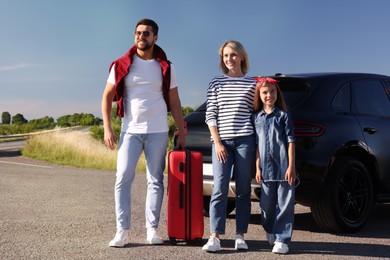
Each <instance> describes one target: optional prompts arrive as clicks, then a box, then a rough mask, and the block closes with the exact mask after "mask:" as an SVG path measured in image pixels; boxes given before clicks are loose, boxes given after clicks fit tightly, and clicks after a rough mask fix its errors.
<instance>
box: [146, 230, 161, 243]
mask: <svg viewBox="0 0 390 260" xmlns="http://www.w3.org/2000/svg"><path fill="white" fill-rule="evenodd" d="M146 240H147V241H148V242H149V244H151V245H161V244H164V240H163V239H162V238H161V237H160V236H159V235H157V231H156V229H155V228H148V231H147V233H146Z"/></svg>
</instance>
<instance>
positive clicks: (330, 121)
mask: <svg viewBox="0 0 390 260" xmlns="http://www.w3.org/2000/svg"><path fill="white" fill-rule="evenodd" d="M272 78H275V79H276V80H278V81H279V83H278V84H279V86H280V88H281V90H282V92H283V96H284V98H285V100H286V103H287V104H288V107H289V111H290V112H291V115H292V118H293V121H294V130H295V135H296V167H297V173H298V175H299V178H300V184H299V185H298V186H297V189H296V202H297V203H299V204H302V205H305V206H310V209H311V213H312V215H313V217H314V219H315V221H316V223H317V224H318V225H319V226H321V227H323V228H325V229H328V230H330V231H334V232H353V231H356V230H358V229H360V228H361V227H362V226H363V225H364V224H365V222H366V220H367V217H368V215H369V212H370V209H371V206H372V204H373V203H384V202H389V201H390V148H389V147H390V77H389V76H384V75H377V74H367V73H306V74H293V75H282V74H276V75H275V76H272ZM205 111H206V104H205V103H204V104H202V105H201V106H200V107H199V108H198V109H197V110H196V111H194V112H193V113H191V114H189V115H188V116H186V117H185V120H186V121H187V127H188V134H187V139H186V142H187V149H189V150H194V151H200V152H201V153H202V154H203V159H204V165H203V170H204V172H203V187H204V192H203V193H204V194H203V195H204V206H205V214H206V215H207V214H208V209H209V201H210V195H211V191H212V186H213V178H212V167H211V142H210V132H209V130H208V127H207V125H206V124H205ZM259 195H260V186H259V185H258V184H257V183H256V182H255V180H253V182H252V199H253V200H259V199H260V196H259ZM234 199H235V187H234V176H232V181H231V183H230V192H229V203H228V212H227V214H229V213H230V212H231V211H233V210H234V207H235V201H234Z"/></svg>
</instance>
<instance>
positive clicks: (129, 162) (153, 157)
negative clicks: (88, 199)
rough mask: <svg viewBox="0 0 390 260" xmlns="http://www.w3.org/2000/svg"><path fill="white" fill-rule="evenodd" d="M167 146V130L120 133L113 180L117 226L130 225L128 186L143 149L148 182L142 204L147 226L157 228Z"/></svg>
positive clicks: (129, 194)
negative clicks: (114, 179) (160, 131)
mask: <svg viewBox="0 0 390 260" xmlns="http://www.w3.org/2000/svg"><path fill="white" fill-rule="evenodd" d="M167 146H168V133H152V134H129V133H121V136H120V139H119V150H118V159H117V172H116V183H115V212H116V227H117V229H122V230H127V229H130V226H131V224H130V222H131V212H130V210H131V186H132V182H133V180H134V177H135V173H136V166H137V163H138V160H139V158H140V156H141V153H142V151H144V154H145V159H146V168H147V170H146V178H147V185H148V187H147V195H146V203H145V217H146V227H147V228H149V227H152V228H157V227H158V223H159V221H160V212H161V206H162V201H163V196H164V169H165V156H166V151H167Z"/></svg>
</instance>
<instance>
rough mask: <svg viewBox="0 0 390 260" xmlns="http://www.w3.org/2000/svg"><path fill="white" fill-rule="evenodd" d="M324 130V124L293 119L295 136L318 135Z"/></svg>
mask: <svg viewBox="0 0 390 260" xmlns="http://www.w3.org/2000/svg"><path fill="white" fill-rule="evenodd" d="M324 132H325V126H323V125H320V124H315V123H309V122H304V121H295V120H294V134H295V136H320V135H322V134H323V133H324Z"/></svg>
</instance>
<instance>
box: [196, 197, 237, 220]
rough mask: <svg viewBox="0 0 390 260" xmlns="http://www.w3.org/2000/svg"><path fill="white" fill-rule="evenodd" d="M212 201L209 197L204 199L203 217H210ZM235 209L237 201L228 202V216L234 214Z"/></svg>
mask: <svg viewBox="0 0 390 260" xmlns="http://www.w3.org/2000/svg"><path fill="white" fill-rule="evenodd" d="M210 199H211V198H210V197H208V196H205V197H203V216H205V217H209V216H210ZM235 208H236V201H235V200H228V202H227V205H226V216H228V215H229V214H230V213H232V212H233V210H234V209H235Z"/></svg>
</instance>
